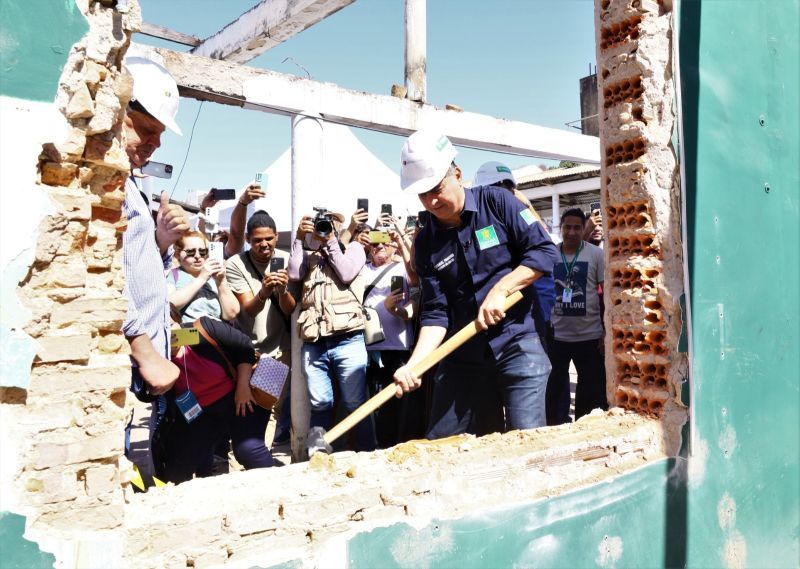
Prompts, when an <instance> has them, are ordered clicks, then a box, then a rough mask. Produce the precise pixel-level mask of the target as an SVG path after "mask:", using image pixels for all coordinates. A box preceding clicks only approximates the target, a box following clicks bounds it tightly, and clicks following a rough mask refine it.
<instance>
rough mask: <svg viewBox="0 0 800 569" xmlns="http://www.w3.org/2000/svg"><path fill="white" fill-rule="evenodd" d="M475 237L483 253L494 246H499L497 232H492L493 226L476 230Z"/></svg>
mask: <svg viewBox="0 0 800 569" xmlns="http://www.w3.org/2000/svg"><path fill="white" fill-rule="evenodd" d="M475 237H476V238H477V239H478V247H480V250H481V251H485V250H486V249H489V248H491V247H494V246H495V245H500V240H499V239H498V238H497V231H495V230H494V225H488V226H486V227H484V228H483V229H478V230H477V231H476V232H475Z"/></svg>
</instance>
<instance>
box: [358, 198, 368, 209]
mask: <svg viewBox="0 0 800 569" xmlns="http://www.w3.org/2000/svg"><path fill="white" fill-rule="evenodd" d="M356 209H363V210H364V211H369V200H368V199H366V198H358V200H357V201H356Z"/></svg>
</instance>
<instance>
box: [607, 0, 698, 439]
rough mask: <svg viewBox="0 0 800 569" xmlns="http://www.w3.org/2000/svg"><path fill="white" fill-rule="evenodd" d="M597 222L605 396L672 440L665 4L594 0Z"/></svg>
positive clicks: (674, 254)
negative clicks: (601, 235) (661, 424)
mask: <svg viewBox="0 0 800 569" xmlns="http://www.w3.org/2000/svg"><path fill="white" fill-rule="evenodd" d="M595 14H596V30H597V69H598V75H599V77H598V80H599V91H600V102H599V105H598V107H599V109H598V112H599V113H600V140H601V145H602V148H601V156H602V162H601V171H602V186H601V187H602V191H601V194H602V200H603V206H604V208H605V220H606V223H607V227H606V234H605V235H606V237H605V239H606V241H605V251H606V280H605V291H604V292H605V296H606V312H605V323H606V330H607V331H608V336H607V341H606V373H607V377H608V381H607V392H608V399H609V401H610V402H611V404H612V405H618V406H620V407H624V408H625V409H630V410H633V411H637V412H640V413H646V414H651V415H655V416H659V417H662V418H663V419H664V420H665V421H666V422H667V423H668V424H670V425H671V428H670V429H668V432H669V433H670V435H671V439H670V445H669V447H670V452H671V453H673V454H674V453H676V452H677V449H678V447H679V445H680V438H679V432H680V425H682V424H683V423H684V422H685V420H686V409H685V407H684V405H683V404H682V403H681V401H680V397H679V395H680V392H681V385H682V383H683V381H684V380H685V379H686V376H687V370H688V361H687V357H686V354H683V353H679V352H678V340H679V339H680V335H681V328H682V319H681V308H680V298H681V295H683V292H684V287H683V271H682V266H683V264H682V263H683V260H682V254H681V251H682V249H681V227H680V220H681V217H680V178H679V176H678V167H677V162H676V158H675V151H674V149H673V147H672V144H671V139H672V135H673V129H674V128H675V112H674V110H673V100H674V95H675V93H674V85H673V76H672V57H671V53H672V20H671V19H672V13H671V2H655V1H653V0H598V1H597V2H596V3H595Z"/></svg>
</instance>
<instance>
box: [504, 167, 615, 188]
mask: <svg viewBox="0 0 800 569" xmlns="http://www.w3.org/2000/svg"><path fill="white" fill-rule="evenodd" d="M594 175H600V165H599V164H581V165H580V166H573V167H572V168H554V169H553V170H545V171H544V172H537V173H535V174H530V175H528V176H520V177H518V178H517V186H522V185H529V186H541V185H545V184H554V183H556V182H558V181H560V180H563V179H564V178H573V177H575V178H589V177H591V176H594Z"/></svg>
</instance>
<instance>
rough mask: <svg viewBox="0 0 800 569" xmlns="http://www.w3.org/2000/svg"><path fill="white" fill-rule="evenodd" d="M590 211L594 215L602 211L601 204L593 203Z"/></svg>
mask: <svg viewBox="0 0 800 569" xmlns="http://www.w3.org/2000/svg"><path fill="white" fill-rule="evenodd" d="M589 211H591V212H593V213H594V212H595V211H600V202H592V203H591V205H590V206H589Z"/></svg>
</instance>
